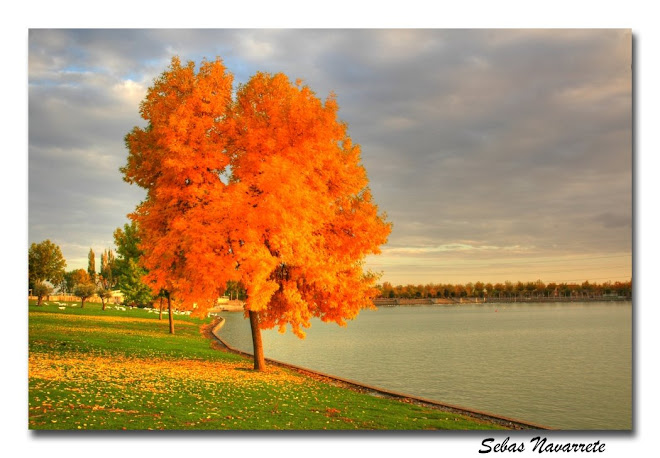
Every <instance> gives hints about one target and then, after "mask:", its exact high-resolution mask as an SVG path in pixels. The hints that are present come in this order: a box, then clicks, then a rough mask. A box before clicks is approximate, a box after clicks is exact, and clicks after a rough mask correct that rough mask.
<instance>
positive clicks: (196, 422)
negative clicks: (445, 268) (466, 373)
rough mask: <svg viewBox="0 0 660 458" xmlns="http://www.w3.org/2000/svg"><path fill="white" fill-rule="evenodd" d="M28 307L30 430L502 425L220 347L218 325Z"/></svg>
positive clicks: (92, 309) (88, 308) (136, 312)
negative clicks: (256, 366)
mask: <svg viewBox="0 0 660 458" xmlns="http://www.w3.org/2000/svg"><path fill="white" fill-rule="evenodd" d="M100 308H101V307H100V305H98V304H86V305H85V308H84V309H82V310H81V309H80V307H68V306H67V307H65V309H64V310H60V309H59V308H58V305H55V304H52V303H48V305H45V306H40V307H37V306H36V305H34V304H30V305H29V350H30V354H29V357H30V365H29V371H30V374H29V419H28V421H29V428H30V429H95V430H98V429H102V430H108V429H110V430H116V429H140V430H144V429H177V430H181V429H188V430H189V429H194V430H198V429H199V430H202V429H213V430H218V429H244V430H266V429H276V430H277V429H281V430H301V429H302V430H322V429H361V430H364V429H391V430H411V429H414V430H424V429H459V430H467V429H499V427H498V426H497V425H494V424H490V423H486V422H482V421H477V420H475V419H472V418H469V417H465V416H462V415H457V414H453V413H448V412H444V411H442V410H440V409H435V408H427V407H422V406H418V405H414V404H410V403H406V402H401V401H398V400H393V399H386V398H380V397H375V396H372V395H369V394H364V393H359V392H357V391H353V390H350V389H346V388H343V387H340V386H336V385H334V384H332V383H328V382H326V381H321V380H317V379H315V378H312V377H308V376H304V375H301V374H299V373H297V372H295V371H292V370H288V369H283V368H278V367H273V366H269V367H268V369H267V370H266V371H265V372H264V373H257V372H254V371H252V370H251V366H252V362H251V361H250V360H248V359H246V358H243V357H241V356H239V355H235V354H232V353H229V352H225V351H221V350H220V349H219V348H218V345H217V343H214V342H213V341H212V340H210V339H209V338H207V337H206V336H205V335H204V334H203V333H202V332H201V330H200V329H201V327H202V326H204V325H208V324H209V323H210V320H208V319H207V320H200V319H196V318H192V317H188V316H176V317H175V334H174V335H171V334H169V326H168V321H167V316H166V315H164V316H163V320H162V321H160V320H158V315H157V314H154V313H151V314H150V313H147V312H146V311H144V310H140V309H133V310H129V309H127V310H126V311H121V310H115V309H114V308H111V309H107V310H106V311H101V310H100Z"/></svg>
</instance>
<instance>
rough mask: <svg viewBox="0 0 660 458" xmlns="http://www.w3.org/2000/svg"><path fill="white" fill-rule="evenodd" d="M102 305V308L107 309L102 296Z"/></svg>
mask: <svg viewBox="0 0 660 458" xmlns="http://www.w3.org/2000/svg"><path fill="white" fill-rule="evenodd" d="M101 305H102V307H101V310H105V301H104V300H103V298H101Z"/></svg>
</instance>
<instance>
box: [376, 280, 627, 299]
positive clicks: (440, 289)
mask: <svg viewBox="0 0 660 458" xmlns="http://www.w3.org/2000/svg"><path fill="white" fill-rule="evenodd" d="M377 288H378V289H379V291H380V297H382V298H405V299H422V298H424V299H425V298H462V297H479V298H484V297H497V298H515V297H522V298H537V297H600V296H604V295H617V296H624V297H631V296H632V280H631V281H625V282H621V281H616V282H611V281H607V282H604V283H590V282H589V281H585V282H583V283H555V282H551V283H544V282H543V281H541V280H536V281H530V282H521V281H518V282H511V281H506V282H504V283H484V282H481V281H477V282H469V283H465V284H453V283H428V284H425V285H422V284H419V285H413V284H408V285H396V286H394V285H392V284H391V283H390V282H384V283H383V284H381V285H377Z"/></svg>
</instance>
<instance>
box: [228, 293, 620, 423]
mask: <svg viewBox="0 0 660 458" xmlns="http://www.w3.org/2000/svg"><path fill="white" fill-rule="evenodd" d="M222 316H223V317H224V318H225V319H226V320H227V322H226V324H225V326H224V327H223V329H222V331H221V333H220V335H221V336H222V337H223V338H224V339H225V340H226V341H227V343H229V344H230V345H232V346H234V347H236V348H239V349H241V350H244V351H248V352H252V341H251V336H250V326H249V322H248V320H246V319H244V318H243V315H242V314H241V313H228V312H225V313H223V314H222ZM263 339H264V353H265V356H266V357H267V358H273V359H277V360H280V361H283V362H288V363H291V364H295V365H299V366H303V367H307V368H309V369H314V370H318V371H321V372H325V373H328V374H332V375H336V376H339V377H344V378H348V379H351V380H355V381H359V382H362V383H365V384H369V385H375V386H379V387H382V388H386V389H389V390H393V391H398V392H402V393H407V394H410V395H414V396H419V397H424V398H429V399H434V400H437V401H439V402H445V403H448V404H456V405H459V406H463V407H466V408H469V409H475V410H482V411H486V412H490V413H493V414H496V415H502V416H508V417H512V418H516V419H519V420H526V421H530V422H534V423H538V424H542V425H547V426H551V427H554V428H559V429H579V430H586V429H589V430H625V429H631V428H632V304H631V303H630V302H589V303H547V304H546V303H536V304H521V303H518V304H516V303H510V304H502V303H500V304H462V305H456V306H416V307H381V308H378V309H377V310H374V311H371V310H365V311H362V312H361V313H360V315H359V316H358V318H356V319H355V320H353V321H351V322H349V323H348V325H347V326H346V327H339V326H337V325H335V324H329V323H322V322H321V321H320V320H315V321H313V322H312V327H311V328H309V329H308V330H307V337H306V339H304V340H301V339H298V338H297V337H295V336H294V335H293V334H292V333H291V332H290V330H287V332H286V333H285V334H279V333H278V332H277V331H276V330H268V331H264V332H263Z"/></svg>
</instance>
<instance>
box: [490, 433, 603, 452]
mask: <svg viewBox="0 0 660 458" xmlns="http://www.w3.org/2000/svg"><path fill="white" fill-rule="evenodd" d="M493 442H495V438H493V437H489V438H488V439H484V440H482V441H481V446H482V448H481V449H480V450H479V453H490V452H524V451H525V443H524V442H509V438H508V437H507V438H506V439H504V441H502V442H497V443H495V444H494V445H491V444H492V443H493ZM530 442H531V443H532V444H533V447H532V452H539V453H543V452H548V453H552V452H582V453H584V452H587V453H589V452H591V453H602V452H604V451H605V444H604V443H601V442H600V441H596V442H591V443H588V444H584V443H574V442H566V443H553V442H548V439H547V438H546V437H541V436H536V437H534V438H532V440H531V441H530Z"/></svg>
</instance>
